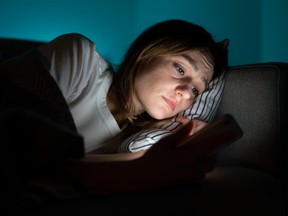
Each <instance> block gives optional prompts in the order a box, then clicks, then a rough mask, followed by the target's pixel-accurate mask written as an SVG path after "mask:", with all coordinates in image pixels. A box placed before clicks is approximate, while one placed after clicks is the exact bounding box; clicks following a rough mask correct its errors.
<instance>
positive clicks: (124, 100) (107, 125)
mask: <svg viewBox="0 0 288 216" xmlns="http://www.w3.org/2000/svg"><path fill="white" fill-rule="evenodd" d="M38 50H39V52H40V53H41V54H42V56H43V57H44V60H45V61H47V62H48V64H47V65H48V67H49V68H47V69H48V70H49V71H50V73H51V75H52V76H53V77H54V79H55V80H56V82H57V84H58V86H59V87H60V89H61V91H62V93H63V95H64V97H65V100H66V102H67V104H68V106H69V109H70V111H71V113H72V115H73V119H74V121H75V123H76V127H77V129H78V131H79V133H80V134H81V135H83V136H84V139H85V150H86V152H87V153H88V152H92V151H93V152H94V153H102V152H105V153H115V152H117V147H118V146H117V145H119V143H121V140H120V141H118V142H117V145H114V144H115V140H113V142H112V145H111V142H109V143H110V144H109V143H107V142H106V141H109V139H111V138H113V137H115V135H117V134H119V133H120V131H123V130H124V131H123V133H121V135H123V134H124V137H122V139H124V138H125V137H127V136H129V135H130V134H131V133H133V132H135V130H136V131H137V130H139V128H141V129H143V127H152V126H155V124H161V123H162V124H163V123H164V122H165V120H166V121H167V120H169V119H170V118H171V117H173V116H175V115H176V114H177V113H180V112H181V111H183V110H185V109H187V108H188V107H189V106H191V104H192V103H193V102H194V101H195V98H196V97H197V95H199V94H200V93H202V92H204V91H205V90H206V88H207V87H208V83H209V82H210V81H211V80H212V78H213V79H215V78H217V77H218V76H220V75H221V73H222V71H223V70H224V67H225V66H226V64H227V62H226V53H225V51H224V48H223V47H221V44H217V43H215V42H214V41H213V39H212V37H211V35H210V34H209V33H208V32H207V31H205V30H204V29H203V28H201V27H199V26H196V25H194V24H191V23H188V22H185V21H180V20H170V21H166V22H162V23H159V24H156V25H155V26H153V27H151V28H149V29H147V30H146V31H145V32H143V33H142V34H141V35H140V36H139V37H138V38H137V39H136V40H135V41H134V43H133V44H132V45H131V47H130V49H129V50H128V52H127V54H126V56H125V58H124V60H123V62H122V63H121V65H120V67H119V69H118V71H116V73H115V74H113V73H112V68H111V67H109V65H108V64H107V63H106V62H105V60H104V59H103V58H102V57H101V56H100V55H99V53H97V52H96V51H95V45H94V44H93V43H92V42H91V41H90V40H89V39H87V38H85V37H84V36H82V35H78V34H67V35H62V36H60V37H58V38H56V39H54V40H53V41H52V42H50V43H48V44H45V45H43V46H41V47H39V48H38ZM113 75H114V77H113ZM111 82H112V83H111ZM95 107H96V108H95ZM159 120H161V121H160V122H159ZM163 120H164V121H163ZM182 121H183V120H182ZM130 125H133V128H131V127H130ZM137 126H138V127H137ZM95 128H97V130H95Z"/></svg>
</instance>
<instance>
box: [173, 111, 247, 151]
mask: <svg viewBox="0 0 288 216" xmlns="http://www.w3.org/2000/svg"><path fill="white" fill-rule="evenodd" d="M242 135H243V131H242V129H241V128H240V126H239V125H238V123H237V122H236V120H235V119H234V117H233V116H232V115H230V114H225V115H222V116H220V117H218V118H217V119H216V120H214V121H213V122H211V123H209V124H208V125H206V126H205V127H204V128H202V129H201V130H200V131H197V132H196V133H195V134H193V135H192V136H190V137H188V138H187V139H186V140H184V142H182V143H181V144H179V145H178V147H189V148H191V147H193V148H195V149H194V150H195V151H196V152H197V154H200V155H207V156H209V155H212V154H215V153H217V152H218V151H219V150H220V149H222V148H224V147H225V146H227V145H229V144H231V143H233V142H235V141H236V140H238V139H239V138H241V137H242Z"/></svg>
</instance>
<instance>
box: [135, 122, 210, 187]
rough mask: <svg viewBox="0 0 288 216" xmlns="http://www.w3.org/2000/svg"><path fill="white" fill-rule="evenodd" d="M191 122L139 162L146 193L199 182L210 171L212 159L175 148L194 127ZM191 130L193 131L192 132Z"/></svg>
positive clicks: (154, 147) (151, 149) (152, 149)
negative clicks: (150, 190) (161, 188)
mask: <svg viewBox="0 0 288 216" xmlns="http://www.w3.org/2000/svg"><path fill="white" fill-rule="evenodd" d="M194 124H195V123H193V122H192V121H189V122H186V124H185V125H184V126H183V127H182V128H181V129H179V130H178V131H176V132H175V133H173V134H172V135H169V136H167V137H164V138H163V139H161V140H160V141H159V142H158V143H156V144H155V145H153V146H152V147H151V148H150V149H149V150H148V151H147V152H146V153H145V154H144V156H143V157H141V158H139V160H138V162H139V163H140V164H139V172H141V174H143V178H144V177H145V180H144V179H143V181H145V183H146V184H148V185H145V187H147V189H149V188H151V189H153V188H159V187H164V186H167V185H173V184H177V183H181V182H187V181H199V180H202V179H204V177H205V174H206V173H207V172H209V171H211V170H212V169H213V168H214V164H215V158H214V157H210V156H209V157H208V156H206V155H200V154H198V153H197V151H194V148H193V147H191V146H182V147H177V146H178V145H179V144H180V143H182V142H183V141H184V140H185V139H186V138H187V137H188V136H190V133H191V131H193V128H194V127H195V125H194ZM194 129H195V128H194Z"/></svg>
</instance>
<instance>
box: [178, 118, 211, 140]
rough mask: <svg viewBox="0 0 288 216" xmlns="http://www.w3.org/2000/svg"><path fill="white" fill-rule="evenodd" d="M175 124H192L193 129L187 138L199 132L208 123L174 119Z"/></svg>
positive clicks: (196, 120)
mask: <svg viewBox="0 0 288 216" xmlns="http://www.w3.org/2000/svg"><path fill="white" fill-rule="evenodd" d="M176 121H177V122H180V123H182V124H183V125H185V124H187V123H188V122H191V121H192V123H193V128H192V129H191V131H190V133H189V136H191V135H193V134H194V133H196V132H197V131H199V130H201V129H202V128H204V127H205V126H206V125H207V124H208V123H207V122H205V121H202V120H198V119H192V120H190V119H188V118H186V117H177V118H176Z"/></svg>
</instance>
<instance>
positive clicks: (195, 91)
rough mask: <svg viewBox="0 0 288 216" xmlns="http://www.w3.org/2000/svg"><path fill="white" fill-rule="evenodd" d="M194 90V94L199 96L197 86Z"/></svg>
mask: <svg viewBox="0 0 288 216" xmlns="http://www.w3.org/2000/svg"><path fill="white" fill-rule="evenodd" d="M192 92H193V94H195V95H196V96H198V95H199V91H198V90H197V89H196V88H194V87H193V88H192Z"/></svg>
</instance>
